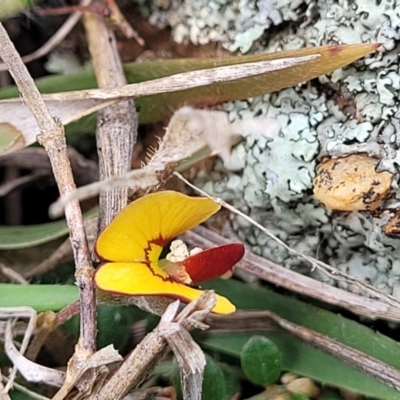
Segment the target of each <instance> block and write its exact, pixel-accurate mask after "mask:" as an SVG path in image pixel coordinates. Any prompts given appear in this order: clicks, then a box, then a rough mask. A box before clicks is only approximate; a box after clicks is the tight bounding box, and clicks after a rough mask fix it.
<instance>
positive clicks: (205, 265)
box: [182, 243, 244, 285]
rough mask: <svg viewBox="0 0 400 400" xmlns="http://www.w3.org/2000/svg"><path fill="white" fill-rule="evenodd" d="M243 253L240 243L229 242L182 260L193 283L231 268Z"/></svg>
mask: <svg viewBox="0 0 400 400" xmlns="http://www.w3.org/2000/svg"><path fill="white" fill-rule="evenodd" d="M243 255H244V246H243V244H242V243H229V244H225V245H222V246H218V247H212V248H211V249H206V250H203V251H202V252H200V253H197V254H194V255H192V256H190V257H188V258H187V259H186V260H184V261H183V262H182V264H183V265H184V267H185V268H186V272H187V273H188V274H189V276H190V278H191V279H192V281H193V284H195V285H196V284H198V283H201V282H205V281H209V280H211V279H214V278H217V277H219V276H221V275H223V274H224V273H225V272H227V271H229V270H231V269H232V268H233V266H234V265H235V264H236V263H237V262H238V261H240V259H241V258H242V257H243Z"/></svg>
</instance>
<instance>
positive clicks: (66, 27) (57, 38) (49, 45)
mask: <svg viewBox="0 0 400 400" xmlns="http://www.w3.org/2000/svg"><path fill="white" fill-rule="evenodd" d="M90 2H91V0H82V1H81V5H82V6H87V5H89V4H90ZM81 15H82V13H81V12H75V13H73V14H72V15H71V16H70V17H69V18H68V19H67V20H66V21H65V22H64V23H63V25H62V26H61V27H60V28H59V29H58V30H57V32H56V33H55V34H54V35H53V36H52V37H51V38H50V39H49V40H48V41H47V42H46V43H45V44H44V45H43V46H42V47H40V48H39V49H37V50H35V51H34V52H33V53H31V54H28V55H26V56H24V57H22V61H23V62H24V63H28V62H31V61H34V60H36V59H38V58H40V57H43V56H45V55H46V54H47V53H49V52H50V51H52V50H53V49H54V48H56V47H57V46H58V45H59V44H60V43H61V42H62V41H63V40H64V39H65V37H66V36H67V35H68V33H69V32H71V30H72V28H73V27H74V26H75V25H76V24H77V22H78V21H79V19H80V18H81ZM7 70H8V66H7V64H6V63H0V71H7Z"/></svg>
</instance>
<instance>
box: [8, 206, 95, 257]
mask: <svg viewBox="0 0 400 400" xmlns="http://www.w3.org/2000/svg"><path fill="white" fill-rule="evenodd" d="M96 214H97V208H94V209H92V210H90V211H89V212H87V213H85V216H84V217H85V219H89V218H92V217H93V216H94V215H96ZM67 233H68V227H67V224H66V222H65V220H60V221H55V222H48V223H46V224H38V225H18V226H4V225H0V250H15V249H23V248H26V247H32V246H37V245H39V244H42V243H47V242H50V241H51V240H54V239H58V238H59V237H62V236H65V235H67Z"/></svg>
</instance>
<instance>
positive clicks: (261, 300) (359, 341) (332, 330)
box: [203, 280, 400, 399]
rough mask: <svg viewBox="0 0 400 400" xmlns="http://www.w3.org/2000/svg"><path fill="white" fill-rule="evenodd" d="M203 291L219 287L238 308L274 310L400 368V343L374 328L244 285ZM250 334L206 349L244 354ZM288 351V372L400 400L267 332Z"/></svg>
mask: <svg viewBox="0 0 400 400" xmlns="http://www.w3.org/2000/svg"><path fill="white" fill-rule="evenodd" d="M203 287H204V288H211V287H212V288H214V289H215V290H216V291H217V293H219V294H222V295H224V296H226V297H228V298H229V299H230V300H231V301H232V302H233V303H234V304H235V305H236V306H237V307H238V308H239V309H253V310H254V309H256V310H257V309H258V310H270V311H273V312H275V313H276V314H278V315H279V316H281V317H282V318H285V319H287V320H289V321H292V322H294V323H297V324H299V325H302V326H305V327H307V328H309V329H312V330H314V331H316V332H319V333H322V334H324V335H327V336H329V337H331V338H333V339H335V340H337V341H338V342H340V343H343V344H345V345H347V346H351V347H353V348H355V349H357V350H360V351H362V352H364V353H366V354H368V355H370V356H372V357H375V358H376V359H378V360H381V361H383V362H384V363H386V364H388V365H391V366H393V367H395V368H397V369H400V344H399V343H397V342H395V341H394V340H392V339H390V338H388V337H386V336H384V335H381V334H379V333H376V332H374V331H373V330H371V329H369V328H367V327H365V326H363V325H361V324H358V323H357V322H354V321H351V320H349V319H347V318H344V317H342V316H340V315H337V314H334V313H332V312H329V311H326V310H323V309H321V308H319V307H315V306H313V305H310V304H307V303H304V302H302V301H300V300H297V299H294V298H289V297H286V296H283V295H280V294H278V293H275V292H273V291H271V290H267V289H264V288H254V287H251V286H250V285H248V284H247V285H246V284H244V283H241V282H238V281H235V280H230V281H213V282H212V283H210V284H204V285H203ZM250 336H251V334H246V335H243V334H240V335H239V334H238V335H236V334H235V335H233V334H232V335H230V336H229V338H227V337H226V335H225V336H219V335H218V336H217V335H213V336H210V337H207V338H206V339H205V340H204V345H207V346H209V347H212V348H213V349H216V350H219V351H222V352H226V353H228V354H230V355H234V356H235V357H236V356H239V352H240V349H241V346H242V344H243V343H244V342H245V341H246V340H247V339H248V338H249V337H250ZM266 336H267V337H268V338H270V339H272V340H276V343H277V345H278V346H279V347H280V349H281V351H282V352H283V353H284V357H283V363H284V368H285V369H288V370H291V371H294V372H296V373H299V374H301V375H305V376H309V377H312V378H313V379H315V380H318V381H320V382H324V383H329V384H331V385H333V386H337V387H342V388H346V389H348V390H353V391H355V392H357V393H362V394H366V395H369V396H374V397H377V398H384V399H400V393H398V392H396V391H395V390H394V389H392V388H390V387H388V386H386V385H384V384H382V383H380V382H378V381H377V380H375V379H374V378H371V377H369V376H367V375H366V374H364V373H362V372H360V371H357V370H356V369H354V368H352V367H350V366H348V365H346V364H345V363H343V362H342V361H340V360H338V359H335V358H334V357H332V356H330V355H328V354H325V353H323V352H321V351H319V350H316V349H314V348H313V347H311V346H309V345H307V344H305V343H303V342H301V341H300V340H298V339H296V338H294V337H293V336H291V335H289V334H282V333H279V334H277V333H276V332H271V333H267V334H266Z"/></svg>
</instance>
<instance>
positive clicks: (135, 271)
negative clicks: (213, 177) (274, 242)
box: [95, 191, 244, 314]
mask: <svg viewBox="0 0 400 400" xmlns="http://www.w3.org/2000/svg"><path fill="white" fill-rule="evenodd" d="M219 209H220V206H219V205H218V204H216V203H215V202H213V201H212V200H211V199H208V198H193V197H189V196H186V195H184V194H181V193H178V192H173V191H164V192H158V193H153V194H149V195H147V196H144V197H142V198H140V199H138V200H136V201H134V202H132V203H131V204H129V205H128V206H127V207H125V208H124V209H123V210H122V211H121V212H120V213H119V214H118V215H117V216H116V217H115V218H114V220H113V221H112V222H111V224H110V225H109V226H108V227H107V228H106V229H104V231H103V232H102V233H101V234H100V236H99V238H98V239H97V242H96V253H97V255H98V256H99V258H100V259H101V261H102V262H101V265H100V267H99V268H98V269H97V270H96V273H95V283H96V286H97V287H98V288H99V289H100V290H103V291H105V292H110V293H115V294H120V295H121V294H122V295H130V296H153V295H154V296H165V297H172V298H176V299H180V300H182V301H184V302H189V301H191V300H194V299H196V298H197V297H198V296H199V295H200V294H201V290H200V289H197V288H195V287H194V286H195V285H197V284H199V283H201V282H204V281H206V280H211V279H213V278H216V277H218V276H221V275H223V274H225V273H226V272H227V271H229V270H231V269H232V268H233V266H234V265H235V264H236V263H237V262H238V261H239V260H240V259H241V258H242V257H243V254H244V246H243V245H242V244H241V243H232V244H228V245H223V246H219V247H215V248H211V249H207V250H204V251H201V252H200V253H197V254H194V255H190V256H189V257H187V258H186V259H184V260H182V261H179V262H169V261H167V260H159V257H160V255H161V252H162V250H163V248H164V246H166V245H167V244H168V243H169V242H170V241H171V240H172V239H174V238H175V237H176V236H178V235H180V234H182V233H184V232H186V231H187V230H190V229H192V228H194V227H195V226H197V225H199V224H201V223H202V222H204V221H205V220H206V219H208V218H209V217H210V216H211V215H213V214H214V213H216V212H217V211H218V210H219ZM216 297H217V304H216V305H215V307H214V309H213V312H215V313H220V314H229V313H231V312H234V311H235V306H234V305H233V304H232V303H231V302H230V301H229V300H228V299H226V298H225V297H222V296H219V295H217V296H216Z"/></svg>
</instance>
